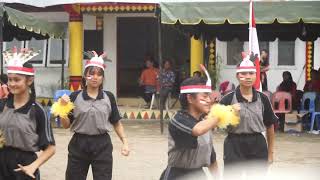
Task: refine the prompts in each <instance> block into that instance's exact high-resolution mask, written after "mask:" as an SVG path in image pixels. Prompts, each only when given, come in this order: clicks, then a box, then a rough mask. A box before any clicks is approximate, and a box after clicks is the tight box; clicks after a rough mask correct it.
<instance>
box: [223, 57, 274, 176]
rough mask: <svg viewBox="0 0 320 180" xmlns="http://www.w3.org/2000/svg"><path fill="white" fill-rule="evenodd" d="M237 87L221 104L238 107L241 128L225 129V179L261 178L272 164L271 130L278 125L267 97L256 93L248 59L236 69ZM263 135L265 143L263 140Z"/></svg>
mask: <svg viewBox="0 0 320 180" xmlns="http://www.w3.org/2000/svg"><path fill="white" fill-rule="evenodd" d="M237 79H238V81H239V84H240V85H239V86H238V87H237V88H236V90H235V91H233V92H231V93H229V94H227V95H225V96H224V97H223V98H222V99H221V101H220V103H221V104H225V105H231V104H240V124H239V125H238V126H237V127H232V128H229V129H228V136H227V137H226V139H225V141H224V165H225V166H224V169H225V174H224V175H225V179H227V180H229V179H230V180H233V179H237V178H239V176H240V175H241V174H242V172H246V175H247V176H253V177H254V179H256V178H257V176H264V175H265V173H266V171H267V167H268V166H267V165H268V162H269V163H272V162H273V144H274V128H273V124H274V123H275V122H276V121H277V117H276V116H275V114H274V112H273V110H272V107H271V103H270V101H269V99H268V97H267V96H265V95H264V94H263V93H261V92H259V91H257V90H255V89H254V88H253V84H254V82H255V80H256V69H255V66H254V64H253V62H252V61H251V60H250V58H249V56H245V57H244V60H243V61H242V62H241V64H240V65H239V66H238V67H237ZM265 131H266V136H267V142H266V139H265V137H264V136H263V134H262V133H263V132H265Z"/></svg>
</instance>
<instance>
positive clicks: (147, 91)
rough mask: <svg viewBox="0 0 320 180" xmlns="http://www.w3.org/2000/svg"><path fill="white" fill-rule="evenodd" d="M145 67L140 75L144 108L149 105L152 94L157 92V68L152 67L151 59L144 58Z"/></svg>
mask: <svg viewBox="0 0 320 180" xmlns="http://www.w3.org/2000/svg"><path fill="white" fill-rule="evenodd" d="M146 66H147V69H145V70H143V71H142V73H141V76H140V82H139V83H140V85H141V86H143V87H144V95H143V99H144V101H145V102H146V105H145V108H149V107H150V103H151V99H152V94H154V93H156V92H157V83H158V80H157V79H158V74H159V70H158V69H157V68H155V67H154V63H153V61H152V60H151V59H147V60H146Z"/></svg>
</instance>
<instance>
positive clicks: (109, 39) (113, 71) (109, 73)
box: [103, 14, 117, 97]
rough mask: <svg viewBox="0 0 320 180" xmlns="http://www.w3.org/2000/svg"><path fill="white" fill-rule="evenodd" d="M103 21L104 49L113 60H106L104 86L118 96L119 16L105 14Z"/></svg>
mask: <svg viewBox="0 0 320 180" xmlns="http://www.w3.org/2000/svg"><path fill="white" fill-rule="evenodd" d="M103 21H104V22H103V50H104V52H106V53H107V56H108V59H110V60H112V62H106V65H107V68H106V70H105V73H104V82H103V86H104V87H103V88H104V89H105V90H108V91H111V92H112V93H113V94H114V95H115V96H116V97H117V18H116V16H115V15H112V14H110V15H109V14H105V15H104V18H103Z"/></svg>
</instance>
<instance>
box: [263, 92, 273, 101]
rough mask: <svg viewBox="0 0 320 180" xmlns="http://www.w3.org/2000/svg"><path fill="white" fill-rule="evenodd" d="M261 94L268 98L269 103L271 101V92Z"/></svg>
mask: <svg viewBox="0 0 320 180" xmlns="http://www.w3.org/2000/svg"><path fill="white" fill-rule="evenodd" d="M262 93H263V94H264V95H266V96H267V97H268V99H269V101H271V98H272V92H270V91H262Z"/></svg>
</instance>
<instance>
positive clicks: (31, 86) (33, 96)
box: [23, 62, 36, 119]
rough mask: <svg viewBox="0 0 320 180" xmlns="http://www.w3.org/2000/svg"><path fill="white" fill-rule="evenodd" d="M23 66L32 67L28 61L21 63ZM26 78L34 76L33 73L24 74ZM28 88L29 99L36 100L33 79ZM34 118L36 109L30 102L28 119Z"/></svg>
mask: <svg viewBox="0 0 320 180" xmlns="http://www.w3.org/2000/svg"><path fill="white" fill-rule="evenodd" d="M23 67H26V68H33V66H32V64H31V63H29V62H26V63H24V64H23ZM26 77H27V78H32V77H34V76H33V75H26ZM30 90H31V94H30V95H31V96H30V98H31V100H32V101H34V102H35V101H36V89H35V88H34V80H33V82H32V84H31V85H30ZM35 118H36V109H35V104H34V103H33V104H32V107H31V110H30V119H35Z"/></svg>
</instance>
